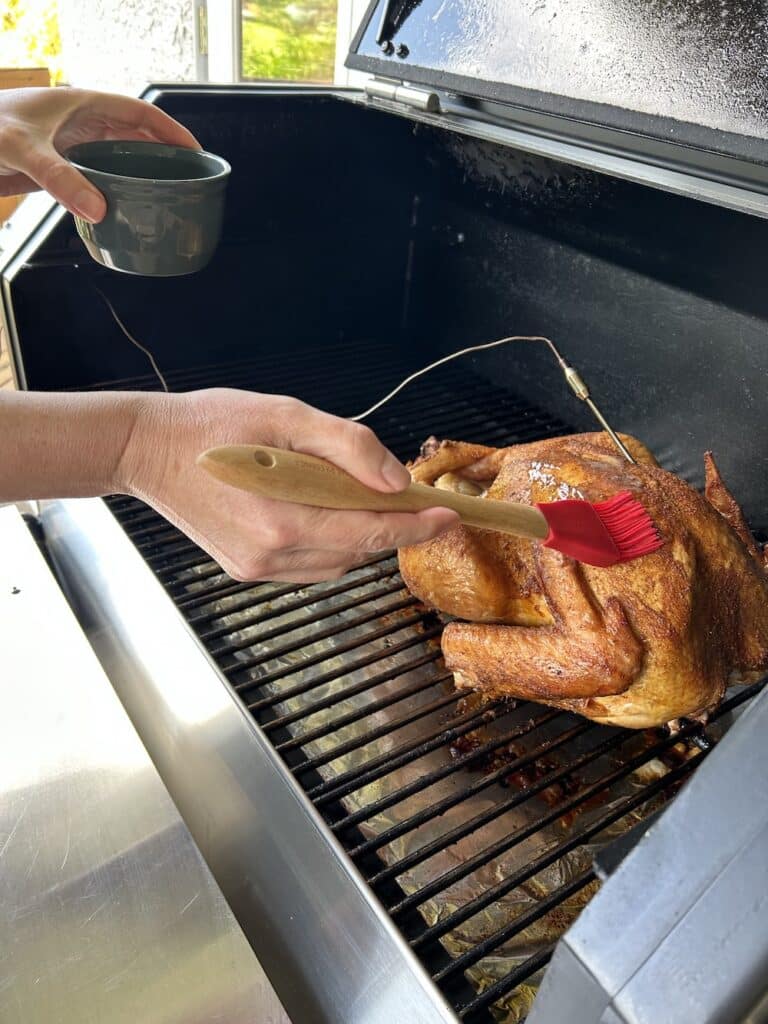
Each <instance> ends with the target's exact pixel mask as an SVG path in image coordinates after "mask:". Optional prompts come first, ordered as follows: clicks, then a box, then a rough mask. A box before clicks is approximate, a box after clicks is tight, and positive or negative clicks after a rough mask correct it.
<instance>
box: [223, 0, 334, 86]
mask: <svg viewBox="0 0 768 1024" xmlns="http://www.w3.org/2000/svg"><path fill="white" fill-rule="evenodd" d="M242 14H243V17H242V30H243V54H242V74H243V77H244V78H277V79H282V80H284V81H287V80H291V79H293V80H302V81H305V82H331V81H333V69H334V59H335V52H336V0H289V2H286V0H243V2H242Z"/></svg>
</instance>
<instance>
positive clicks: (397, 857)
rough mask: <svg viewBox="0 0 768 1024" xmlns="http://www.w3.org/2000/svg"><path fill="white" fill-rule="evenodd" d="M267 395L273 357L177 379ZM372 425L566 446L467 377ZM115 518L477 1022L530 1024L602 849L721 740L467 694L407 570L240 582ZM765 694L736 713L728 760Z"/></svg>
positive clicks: (176, 382) (126, 508)
mask: <svg viewBox="0 0 768 1024" xmlns="http://www.w3.org/2000/svg"><path fill="white" fill-rule="evenodd" d="M397 372H399V368H398V367H394V368H392V375H393V376H395V375H396V374H397ZM385 376H386V375H385ZM257 381H258V386H259V388H260V389H262V390H266V389H268V388H271V387H274V388H276V385H275V384H273V383H272V382H271V381H270V378H269V366H268V365H267V366H264V365H261V364H258V363H257V362H254V363H253V364H238V365H237V366H236V367H229V368H226V367H223V368H217V370H216V372H215V373H210V374H209V375H208V376H205V373H203V372H198V371H194V372H192V373H190V374H189V375H187V376H182V375H176V377H175V378H174V375H170V381H169V382H170V383H171V386H172V388H174V389H176V390H181V389H184V388H186V387H189V386H192V387H194V386H201V385H202V384H204V383H209V384H210V383H227V384H238V385H239V386H241V387H242V386H249V384H253V385H254V386H256V382H257ZM313 381H315V382H314V383H313ZM367 381H368V384H369V386H370V377H368V378H367ZM293 383H294V384H295V385H296V387H292V388H291V390H292V392H293V393H297V394H301V397H303V398H305V399H306V400H309V401H314V402H315V403H316V404H318V405H321V406H323V407H325V408H332V409H334V410H335V411H340V412H342V413H347V414H349V413H351V412H354V411H358V408H359V407H362V404H363V402H364V400H365V397H366V396H362V395H359V394H358V393H357V391H356V384H355V371H354V367H352V366H350V367H349V368H348V370H347V372H346V376H344V374H341V375H340V376H339V377H338V378H337V379H335V381H334V390H333V393H332V394H326V395H325V399H326V400H325V401H324V400H323V396H322V395H319V394H318V393H316V390H315V389H316V386H317V383H316V379H315V378H312V377H310V379H308V380H306V381H305V380H304V379H303V378H301V377H299V378H297V380H296V381H294V382H293ZM385 383H386V381H385V380H384V377H382V381H381V384H382V385H383V384H385ZM133 384H134V386H137V385H140V382H133ZM374 385H375V386H378V384H377V382H376V381H374ZM148 386H149V385H148ZM358 390H359V389H358ZM488 410H492V411H493V414H492V415H490V414H489V412H488ZM371 425H372V426H373V427H374V429H375V430H376V431H377V433H378V434H379V436H380V437H382V440H384V442H385V443H386V444H388V445H389V446H390V447H391V448H392V449H393V450H394V451H395V452H396V453H397V454H398V455H400V456H401V457H404V458H405V457H409V456H413V455H415V454H416V451H417V450H418V445H419V444H420V443H421V441H423V440H424V438H426V437H427V436H428V435H429V434H430V433H435V434H437V435H438V436H440V435H441V434H443V435H444V436H450V437H453V438H458V439H462V440H472V441H478V442H485V443H489V444H508V443H515V442H520V441H528V440H533V439H537V438H541V437H549V436H554V435H556V434H558V433H564V432H566V427H565V425H564V424H563V423H561V422H559V421H556V420H553V419H552V418H551V417H547V416H546V415H545V414H543V413H542V412H541V411H539V410H536V409H532V408H530V406H528V405H526V404H525V403H523V402H522V401H521V400H519V399H518V398H516V397H515V396H514V395H511V394H509V393H508V392H506V391H502V390H500V389H498V388H495V387H493V386H492V385H490V384H489V383H487V382H485V381H480V380H479V379H478V378H472V375H471V374H470V373H468V372H467V371H466V370H464V371H463V372H462V373H461V374H459V373H457V371H456V370H455V369H453V370H445V371H441V372H440V373H439V375H436V376H435V377H434V378H433V379H430V380H426V381H421V382H420V384H419V385H418V386H417V387H415V388H414V391H413V392H412V393H410V394H404V395H402V396H398V398H397V399H396V400H394V401H393V402H392V404H391V406H388V407H386V409H385V410H382V412H381V414H380V415H379V417H378V418H375V419H373V420H372V422H371ZM108 503H109V506H110V508H111V509H112V511H113V512H114V514H115V515H116V517H117V518H118V520H119V521H120V522H121V524H122V525H123V527H124V529H125V530H126V532H127V533H128V535H129V537H131V539H132V540H133V541H134V543H135V544H136V546H137V547H138V549H139V551H140V552H141V553H142V555H143V556H144V558H145V559H146V560H147V562H148V564H149V565H150V566H151V568H152V569H153V571H154V572H155V574H156V576H157V578H158V579H159V580H160V581H161V583H162V584H163V586H164V587H165V588H166V590H167V592H168V593H169V595H170V596H171V597H172V599H173V600H174V602H175V603H176V605H177V607H178V608H179V610H180V611H181V612H182V614H183V615H184V616H185V617H186V619H187V621H188V622H189V623H190V625H191V626H192V627H193V629H194V630H195V631H196V633H197V635H198V636H199V638H200V640H201V642H202V643H203V644H204V645H205V646H206V648H207V649H208V651H209V652H210V653H211V655H212V656H213V658H214V660H215V661H216V663H217V664H218V666H219V668H220V670H221V671H222V673H223V674H224V675H225V677H226V678H227V679H228V680H229V682H230V684H231V685H232V687H233V688H234V690H235V692H236V693H237V695H238V697H239V699H240V700H242V702H243V703H244V704H245V706H246V707H247V708H248V709H249V710H250V712H251V714H252V715H253V716H254V717H255V718H256V720H257V721H258V722H259V724H260V725H261V728H262V729H263V730H264V732H265V734H266V735H267V736H268V738H269V739H270V741H271V742H272V744H273V745H274V747H275V749H276V750H277V751H278V753H279V754H280V755H281V757H282V758H283V760H284V762H285V764H286V766H287V768H288V769H289V770H290V771H291V772H292V773H293V774H294V776H295V777H296V778H297V780H298V781H299V783H300V784H301V785H302V786H303V788H304V789H305V791H306V792H307V795H308V797H309V798H310V799H311V800H312V802H313V803H314V804H315V806H316V807H317V808H318V810H319V811H320V812H321V813H322V815H323V816H324V818H325V820H326V821H327V823H328V826H329V828H330V829H331V830H332V831H333V833H334V834H335V835H336V836H337V837H338V839H339V840H340V841H341V842H342V844H343V845H344V847H345V848H346V850H347V851H348V854H349V856H350V857H351V858H352V859H353V861H354V862H355V864H356V865H357V866H358V868H359V869H360V871H361V872H362V873H363V875H364V876H365V877H366V878H367V879H368V881H369V884H370V885H371V887H372V889H373V891H374V892H375V893H376V895H377V896H378V897H379V899H380V900H381V902H382V903H383V905H384V906H385V907H386V908H387V910H388V912H389V914H390V915H391V917H392V919H393V920H394V921H395V923H396V924H397V925H398V927H399V928H400V929H401V931H402V933H403V935H404V937H405V938H406V940H407V941H408V942H409V943H410V944H411V946H412V948H413V949H414V951H415V952H416V953H417V955H418V956H419V957H420V958H421V959H422V961H423V962H424V964H425V966H426V967H427V969H428V970H429V972H430V973H431V975H432V977H433V978H434V980H435V982H436V984H437V985H438V986H439V987H440V988H441V990H442V991H443V993H444V994H445V995H446V997H447V998H448V999H449V1001H450V1002H451V1004H452V1005H453V1006H454V1008H455V1010H456V1013H457V1016H458V1017H459V1018H460V1019H461V1020H462V1021H466V1022H468V1024H478V1022H481V1021H486V1022H487V1021H491V1020H494V1021H501V1022H505V1024H512V1022H517V1021H521V1020H523V1019H524V1018H525V1015H526V1014H527V1012H528V1010H529V1008H530V1005H531V1002H532V1000H533V998H534V996H535V992H536V990H537V987H538V984H539V981H540V978H541V975H542V970H543V969H544V968H545V967H546V964H547V963H548V961H549V958H550V957H551V955H552V952H553V949H554V945H555V943H556V941H557V939H558V938H559V937H560V935H562V934H563V933H564V931H565V930H566V929H567V928H568V927H569V926H570V925H571V924H572V923H573V921H574V920H575V919H576V917H577V915H578V913H579V911H580V910H581V909H582V908H583V906H584V905H585V903H586V902H587V901H588V899H589V898H590V896H591V895H592V894H593V893H594V891H595V890H596V888H597V885H598V883H597V881H596V879H595V876H594V874H593V871H592V860H593V857H594V853H595V851H596V850H597V849H599V848H600V847H601V846H602V845H603V844H605V843H606V842H608V841H610V839H611V838H612V837H614V836H617V835H619V834H622V833H623V832H624V831H626V830H627V829H628V828H629V827H631V826H632V825H633V824H635V823H636V822H637V821H639V820H641V819H642V818H643V817H645V816H646V815H648V814H650V813H651V812H652V811H654V810H655V809H656V808H658V807H659V806H661V805H662V804H663V803H664V801H665V800H667V799H669V797H670V796H672V795H673V794H674V793H675V792H676V791H677V789H678V788H679V786H680V785H681V784H682V783H683V782H684V781H685V779H686V778H687V777H688V776H689V774H690V772H691V771H692V770H693V768H694V767H695V765H696V764H697V763H698V761H699V760H700V759H701V757H703V756H705V754H706V751H704V752H702V751H700V750H699V749H698V748H697V747H696V746H694V745H693V744H692V743H689V742H687V741H689V740H690V739H691V738H692V737H695V736H697V735H699V734H700V733H701V731H702V730H701V726H699V725H697V724H690V725H686V726H685V728H684V729H683V731H682V733H681V734H680V736H678V737H669V736H666V735H664V734H663V733H661V732H657V733H651V732H648V733H634V732H628V731H624V730H619V729H612V728H606V727H602V726H598V725H595V724H594V723H592V722H589V721H586V720H583V719H580V718H577V717H575V716H573V715H569V714H567V713H564V712H559V711H556V710H554V709H551V708H546V707H543V706H539V705H535V704H530V703H525V702H520V703H514V702H508V703H504V702H492V703H486V702H483V701H481V700H480V699H479V698H477V697H472V696H470V697H466V696H461V695H460V694H458V693H457V692H456V691H454V689H453V686H452V681H451V677H450V674H449V673H448V672H447V671H446V669H445V666H444V664H443V662H442V659H441V654H440V646H439V638H440V632H441V623H440V620H439V618H438V617H437V616H436V615H434V614H433V613H431V612H429V611H427V610H426V609H425V608H423V607H422V606H421V605H420V604H419V603H418V602H417V601H416V600H415V599H414V598H413V597H412V596H411V595H410V594H409V593H408V591H407V590H406V589H405V587H404V585H403V582H402V580H401V579H400V576H399V574H398V570H397V561H396V558H395V557H394V556H393V555H381V556H377V557H375V558H371V559H370V560H369V561H368V562H367V563H366V564H364V565H362V566H360V567H358V568H357V569H355V570H354V571H353V572H351V573H349V574H348V575H347V576H345V577H344V579H343V580H341V581H338V582H333V583H323V584H316V585H312V586H304V587H301V586H294V585H285V584H263V583H258V584H251V583H237V582H234V581H233V580H231V579H230V578H229V577H227V576H226V575H225V574H224V573H223V572H222V571H221V570H220V569H219V567H218V566H217V565H216V564H215V563H214V562H213V561H211V559H210V558H208V556H206V555H205V554H204V553H203V552H202V551H200V550H199V549H198V548H197V547H196V546H195V545H194V544H193V543H192V542H191V541H188V540H187V539H186V538H185V537H184V536H183V535H182V534H181V533H180V532H179V531H177V530H176V529H175V528H173V527H171V526H170V525H169V524H168V523H166V522H165V521H164V520H163V519H162V518H161V517H160V516H159V515H157V514H156V513H155V512H153V511H152V510H151V509H148V508H146V507H145V506H143V505H141V503H139V502H137V501H134V500H133V499H128V498H113V499H108ZM755 689H756V688H754V687H753V688H744V689H742V690H741V691H740V692H737V693H734V694H733V695H732V696H731V697H730V699H729V701H727V702H726V703H725V704H724V705H722V707H721V708H720V709H719V711H718V712H717V714H716V715H715V716H714V719H713V721H712V723H711V724H710V725H709V726H708V727H707V730H706V736H707V739H708V741H709V744H710V745H712V744H714V743H716V741H717V739H718V737H719V735H720V733H721V730H722V727H723V725H725V724H727V722H728V720H729V717H730V715H731V712H732V711H733V710H734V709H735V708H737V707H738V706H739V705H740V704H742V703H743V702H744V701H746V700H747V699H748V698H749V696H750V695H751V694H752V693H753V692H754V691H755ZM704 746H706V744H704Z"/></svg>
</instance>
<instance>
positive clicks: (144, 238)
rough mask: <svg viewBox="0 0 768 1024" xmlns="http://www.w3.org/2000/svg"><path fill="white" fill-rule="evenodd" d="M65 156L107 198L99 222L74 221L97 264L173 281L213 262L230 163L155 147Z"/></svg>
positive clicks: (91, 149) (136, 145) (106, 146)
mask: <svg viewBox="0 0 768 1024" xmlns="http://www.w3.org/2000/svg"><path fill="white" fill-rule="evenodd" d="M64 155H65V157H66V159H67V160H69V161H70V163H72V164H73V165H74V166H75V167H77V169H78V170H79V171H81V172H82V173H83V174H84V175H85V177H86V178H87V179H88V180H89V181H91V182H93V184H94V185H95V186H96V188H98V189H99V191H100V192H101V193H103V195H104V198H105V199H106V200H107V214H106V216H105V217H104V219H103V220H102V221H101V222H100V223H99V224H89V223H88V221H85V220H83V219H82V218H80V217H75V224H76V225H77V232H78V234H79V235H80V237H81V238H82V240H83V242H84V243H85V247H86V249H87V250H88V252H89V253H90V255H91V256H92V257H93V258H94V259H95V260H96V261H97V262H98V263H101V264H103V265H104V266H105V267H109V268H110V269H111V270H120V271H122V272H123V273H126V274H142V275H145V276H151V277H175V276H177V275H180V274H192V273H194V272H195V271H196V270H200V269H201V268H202V267H204V266H205V265H206V264H207V263H208V262H209V260H210V259H211V257H212V256H213V254H214V252H215V250H216V246H217V245H218V243H219V239H220V237H221V222H222V217H223V213H224V194H225V191H226V187H227V181H228V178H229V174H230V170H231V168H230V166H229V164H228V163H227V161H226V160H223V159H222V158H221V157H220V156H214V155H213V153H205V152H200V151H198V150H194V149H183V148H182V147H180V146H165V145H162V144H160V143H156V142H83V143H81V144H80V145H78V146H73V147H72V148H71V149H69V150H68V151H67V152H66V153H65V154H64Z"/></svg>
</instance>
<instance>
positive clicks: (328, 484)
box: [197, 444, 549, 540]
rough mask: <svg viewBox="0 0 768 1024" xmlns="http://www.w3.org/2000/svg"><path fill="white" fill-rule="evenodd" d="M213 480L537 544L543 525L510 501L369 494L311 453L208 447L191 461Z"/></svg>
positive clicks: (419, 491)
mask: <svg viewBox="0 0 768 1024" xmlns="http://www.w3.org/2000/svg"><path fill="white" fill-rule="evenodd" d="M197 463H198V465H199V466H202V467H203V469H205V470H207V471H208V472H209V473H210V474H211V475H212V476H215V477H216V479H217V480H221V481H222V482H223V483H225V484H230V485H231V486H232V487H238V488H239V489H240V490H243V491H251V492H252V493H254V494H260V495H261V496H262V497H264V498H279V499H280V500H281V501H293V502H297V503H298V504H299V505H312V506H314V507H315V508H335V509H355V510H368V511H371V512H420V511H421V510H422V509H425V508H440V507H442V508H452V509H453V510H454V511H455V512H458V513H459V515H460V517H461V521H462V522H463V523H465V524H466V525H467V526H477V527H479V528H480V529H483V530H497V531H500V532H502V533H512V534H515V535H516V536H518V537H529V538H532V539H534V540H541V539H543V538H544V537H546V536H547V534H548V532H549V527H548V526H547V522H546V520H545V519H544V516H543V515H542V514H541V512H539V510H538V509H537V508H532V507H531V506H530V505H519V504H517V503H515V502H511V501H493V500H490V499H488V498H473V497H470V496H469V495H466V494H457V493H456V492H454V491H444V490H442V489H440V488H436V487H428V486H427V485H426V484H413V483H412V484H410V485H409V486H408V487H407V488H406V489H405V490H404V491H399V492H398V493H396V494H387V493H384V492H382V491H374V490H373V489H372V488H370V487H366V486H365V484H362V483H360V481H359V480H356V479H355V478H354V477H352V476H350V475H349V473H345V472H344V470H343V469H339V468H338V466H334V465H333V464H332V463H330V462H325V461H324V460H323V459H318V458H315V456H314V455H303V454H301V453H300V452H291V451H284V450H283V449H281V448H267V447H266V446H264V445H247V444H238V445H226V446H224V447H221V448H211V449H210V450H209V451H207V452H203V454H202V455H200V456H199V457H198V459H197Z"/></svg>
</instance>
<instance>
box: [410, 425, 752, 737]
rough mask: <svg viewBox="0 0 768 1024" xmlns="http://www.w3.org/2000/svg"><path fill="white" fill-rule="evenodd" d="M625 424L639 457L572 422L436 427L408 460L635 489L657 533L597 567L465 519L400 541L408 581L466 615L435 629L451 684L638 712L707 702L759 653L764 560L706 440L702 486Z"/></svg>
mask: <svg viewBox="0 0 768 1024" xmlns="http://www.w3.org/2000/svg"><path fill="white" fill-rule="evenodd" d="M623 440H624V443H625V444H626V445H627V447H628V448H629V450H630V451H631V453H632V455H633V457H634V458H636V459H637V464H635V465H633V464H632V463H629V462H628V461H627V460H625V459H623V458H622V457H621V456H620V455H619V454H618V452H617V451H616V449H615V448H614V446H613V444H612V442H611V440H610V438H609V437H608V436H607V435H606V434H576V435H571V436H569V437H564V438H552V439H550V440H546V441H536V442H533V443H531V444H526V445H516V446H514V447H511V448H504V449H492V448H484V447H482V446H479V445H470V444H463V443H461V442H453V441H444V442H442V443H438V442H437V441H434V439H430V441H429V442H427V444H426V445H425V446H424V448H423V450H422V455H421V457H420V458H419V459H417V460H416V462H415V463H413V465H412V466H411V467H410V468H411V475H412V477H413V479H414V480H416V481H418V482H420V483H426V484H432V485H436V486H439V487H450V488H457V487H459V488H461V489H462V490H467V489H469V490H475V491H477V492H478V493H482V494H487V496H488V497H490V498H496V499H499V500H507V501H520V502H526V503H529V504H532V503H535V502H544V501H557V500H559V499H562V498H567V497H577V498H584V499H585V500H587V501H591V502H598V501H604V500H605V499H607V498H610V497H612V496H613V495H614V494H616V493H618V492H619V491H623V490H629V491H631V492H632V493H633V494H634V496H635V497H636V498H638V499H639V500H640V501H641V502H642V504H643V505H644V507H645V508H646V510H647V511H648V512H649V514H650V516H651V518H652V519H653V520H654V522H655V523H656V525H657V527H658V529H659V531H660V533H661V535H662V537H663V539H664V541H665V543H664V546H663V547H662V548H660V549H659V550H658V551H656V552H654V553H653V554H650V555H646V556H644V557H642V558H638V559H634V560H632V561H629V562H622V563H619V564H618V565H614V566H610V567H609V568H604V569H599V568H596V567H593V566H587V565H583V564H581V563H577V562H574V561H573V560H572V559H569V558H567V557H565V556H563V555H561V554H559V553H558V552H555V551H551V550H549V549H547V548H544V547H542V546H541V545H539V544H531V543H530V542H529V541H525V540H518V539H517V538H514V537H510V536H508V535H504V534H499V533H494V532H492V531H487V530H477V529H473V528H469V527H464V526H459V527H457V528H456V529H454V530H451V531H449V532H448V533H447V534H444V535H443V536H441V537H438V538H437V539H436V540H433V541H429V542H427V543H426V544H421V545H418V546H417V547H412V548H403V549H402V550H401V551H400V553H399V555H400V570H401V572H402V575H403V578H404V580H405V582H406V584H407V586H408V588H409V589H410V590H411V591H412V593H414V594H415V595H416V596H417V597H419V598H420V599H421V600H422V601H424V602H425V603H426V604H428V605H430V606H431V607H434V608H437V609H439V610H440V611H443V612H446V613H448V614H449V615H452V616H456V617H457V618H459V619H462V620H467V621H461V622H451V623H449V625H448V626H446V628H445V631H444V633H443V639H442V648H443V654H444V657H445V661H446V664H447V665H448V667H449V669H451V670H452V671H453V673H454V676H455V679H456V683H457V685H458V686H459V687H460V688H467V689H476V690H481V691H483V692H485V693H488V694H489V695H491V696H504V697H521V698H525V699H530V700H535V701H540V702H542V703H545V704H552V705H554V706H556V707H561V708H564V709H567V710H571V711H576V712H579V713H580V714H582V715H585V716H587V717H588V718H592V719H594V720H595V721H599V722H603V723H609V724H614V725H622V726H628V727H630V728H647V727H651V726H657V725H661V724H663V723H665V722H668V721H671V720H672V719H675V718H679V717H683V716H691V715H694V714H697V713H699V712H701V711H705V710H707V709H709V708H712V707H714V706H715V705H716V704H717V703H718V702H719V701H720V699H721V698H722V695H723V693H724V691H725V687H726V683H727V680H728V678H729V676H730V675H731V674H732V673H736V674H738V675H741V676H743V675H746V674H748V673H750V672H755V671H758V670H762V669H766V668H768V576H766V573H765V571H764V569H763V565H762V555H761V553H760V551H759V550H758V548H757V546H756V545H755V543H754V541H753V539H752V537H751V535H750V534H749V530H748V529H747V526H746V523H745V522H744V520H743V517H742V515H741V511H740V509H739V508H738V505H737V504H736V502H735V501H734V500H733V498H732V496H731V495H730V494H729V492H728V491H727V490H726V488H725V486H724V485H723V483H722V481H721V480H720V477H719V474H718V472H717V468H716V466H715V464H714V462H713V461H712V458H711V456H710V455H709V454H708V455H707V461H706V470H707V490H706V497H705V496H703V495H701V494H699V493H698V492H697V491H695V490H693V489H692V488H691V487H689V486H688V485H687V484H686V483H684V482H683V481H682V480H680V479H679V478H678V477H676V476H674V475H673V474H671V473H668V472H666V471H665V470H662V469H660V468H659V467H658V465H657V464H656V462H655V460H654V459H653V457H652V455H651V454H650V452H649V451H648V450H647V449H646V448H645V447H644V446H643V445H642V444H640V442H638V441H636V440H634V439H633V438H628V437H624V438H623Z"/></svg>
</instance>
